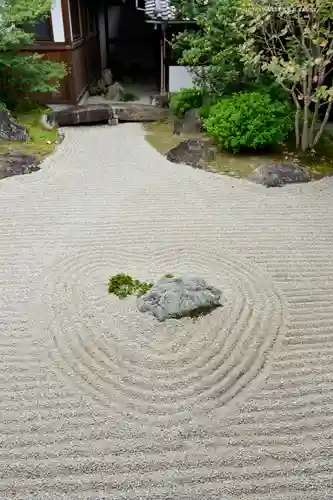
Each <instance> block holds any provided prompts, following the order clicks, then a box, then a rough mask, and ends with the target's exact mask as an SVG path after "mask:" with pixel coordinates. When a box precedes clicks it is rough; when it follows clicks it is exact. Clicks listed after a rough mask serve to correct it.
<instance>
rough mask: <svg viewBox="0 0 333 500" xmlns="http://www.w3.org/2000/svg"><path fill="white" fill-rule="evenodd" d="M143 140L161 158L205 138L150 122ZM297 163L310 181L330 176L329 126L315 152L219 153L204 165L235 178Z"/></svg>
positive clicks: (332, 139) (332, 141) (331, 143)
mask: <svg viewBox="0 0 333 500" xmlns="http://www.w3.org/2000/svg"><path fill="white" fill-rule="evenodd" d="M144 128H145V131H146V140H147V141H148V142H149V143H150V144H151V145H152V146H153V147H154V148H155V149H157V151H159V152H160V153H161V154H163V155H165V154H166V153H167V152H168V151H169V150H170V149H172V148H174V147H176V146H178V144H179V143H180V142H182V141H185V140H186V139H190V138H192V139H193V138H201V139H202V138H206V136H205V135H204V134H197V135H193V134H192V135H186V134H180V135H173V125H172V122H163V121H161V122H152V123H148V124H145V125H144ZM276 162H278V163H282V162H284V163H286V162H288V163H300V164H301V165H304V166H306V167H308V169H309V172H310V175H311V177H312V178H313V179H316V178H319V177H322V176H325V175H332V174H333V127H332V132H331V133H330V134H329V133H327V134H326V136H325V137H324V138H323V140H322V141H321V143H320V145H319V146H318V148H317V151H316V152H313V153H306V154H302V153H299V152H297V153H296V152H295V151H293V145H292V144H288V145H286V146H285V147H284V148H283V149H282V150H281V151H278V152H268V153H262V154H251V153H250V154H231V153H225V152H220V153H218V154H217V155H216V158H215V160H214V161H210V162H206V165H207V170H208V169H211V168H213V169H214V170H215V171H216V172H219V173H221V174H224V175H228V176H230V177H235V178H246V177H248V175H250V174H251V172H253V170H255V169H256V168H257V167H259V166H261V165H267V164H268V163H276Z"/></svg>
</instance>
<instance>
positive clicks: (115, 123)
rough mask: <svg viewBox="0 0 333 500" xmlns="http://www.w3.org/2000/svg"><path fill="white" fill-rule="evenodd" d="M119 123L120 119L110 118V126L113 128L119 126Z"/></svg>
mask: <svg viewBox="0 0 333 500" xmlns="http://www.w3.org/2000/svg"><path fill="white" fill-rule="evenodd" d="M118 123H119V120H118V118H116V117H113V118H110V120H109V121H108V124H109V125H110V126H111V127H112V126H115V125H118Z"/></svg>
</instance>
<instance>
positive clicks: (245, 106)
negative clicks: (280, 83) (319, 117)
mask: <svg viewBox="0 0 333 500" xmlns="http://www.w3.org/2000/svg"><path fill="white" fill-rule="evenodd" d="M204 126H205V129H206V131H207V133H208V135H210V136H211V137H212V138H213V139H214V140H215V141H216V143H217V144H218V146H220V147H221V148H223V149H226V150H229V151H232V152H238V151H242V150H246V149H253V150H256V149H262V148H265V147H270V146H275V145H278V144H280V143H281V142H282V141H283V140H284V139H286V137H287V136H288V134H289V132H291V130H292V129H293V119H292V116H291V113H290V107H289V105H288V104H287V103H284V102H281V101H277V100H273V99H272V98H271V96H270V95H269V94H265V93H260V92H241V93H238V94H234V95H233V96H232V97H230V98H225V99H222V100H220V101H219V102H218V103H217V104H215V105H214V106H212V107H211V109H210V115H209V117H208V118H207V119H206V120H205V121H204Z"/></svg>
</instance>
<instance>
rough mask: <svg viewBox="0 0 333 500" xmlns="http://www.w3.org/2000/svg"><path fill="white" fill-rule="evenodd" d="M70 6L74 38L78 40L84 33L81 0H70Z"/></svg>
mask: <svg viewBox="0 0 333 500" xmlns="http://www.w3.org/2000/svg"><path fill="white" fill-rule="evenodd" d="M69 7H70V14H71V24H72V33H73V40H77V39H78V38H80V37H81V35H82V33H81V19H80V8H79V0H69Z"/></svg>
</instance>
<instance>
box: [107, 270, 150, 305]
mask: <svg viewBox="0 0 333 500" xmlns="http://www.w3.org/2000/svg"><path fill="white" fill-rule="evenodd" d="M152 286H153V284H152V283H147V282H144V281H139V280H136V279H133V278H132V276H129V275H128V274H124V273H120V274H116V275H115V276H111V278H110V279H109V286H108V291H109V293H110V294H113V295H116V296H117V297H119V298H120V299H124V298H126V297H127V296H128V295H137V296H140V295H144V294H145V293H147V292H148V291H149V290H150V289H151V287H152Z"/></svg>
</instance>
